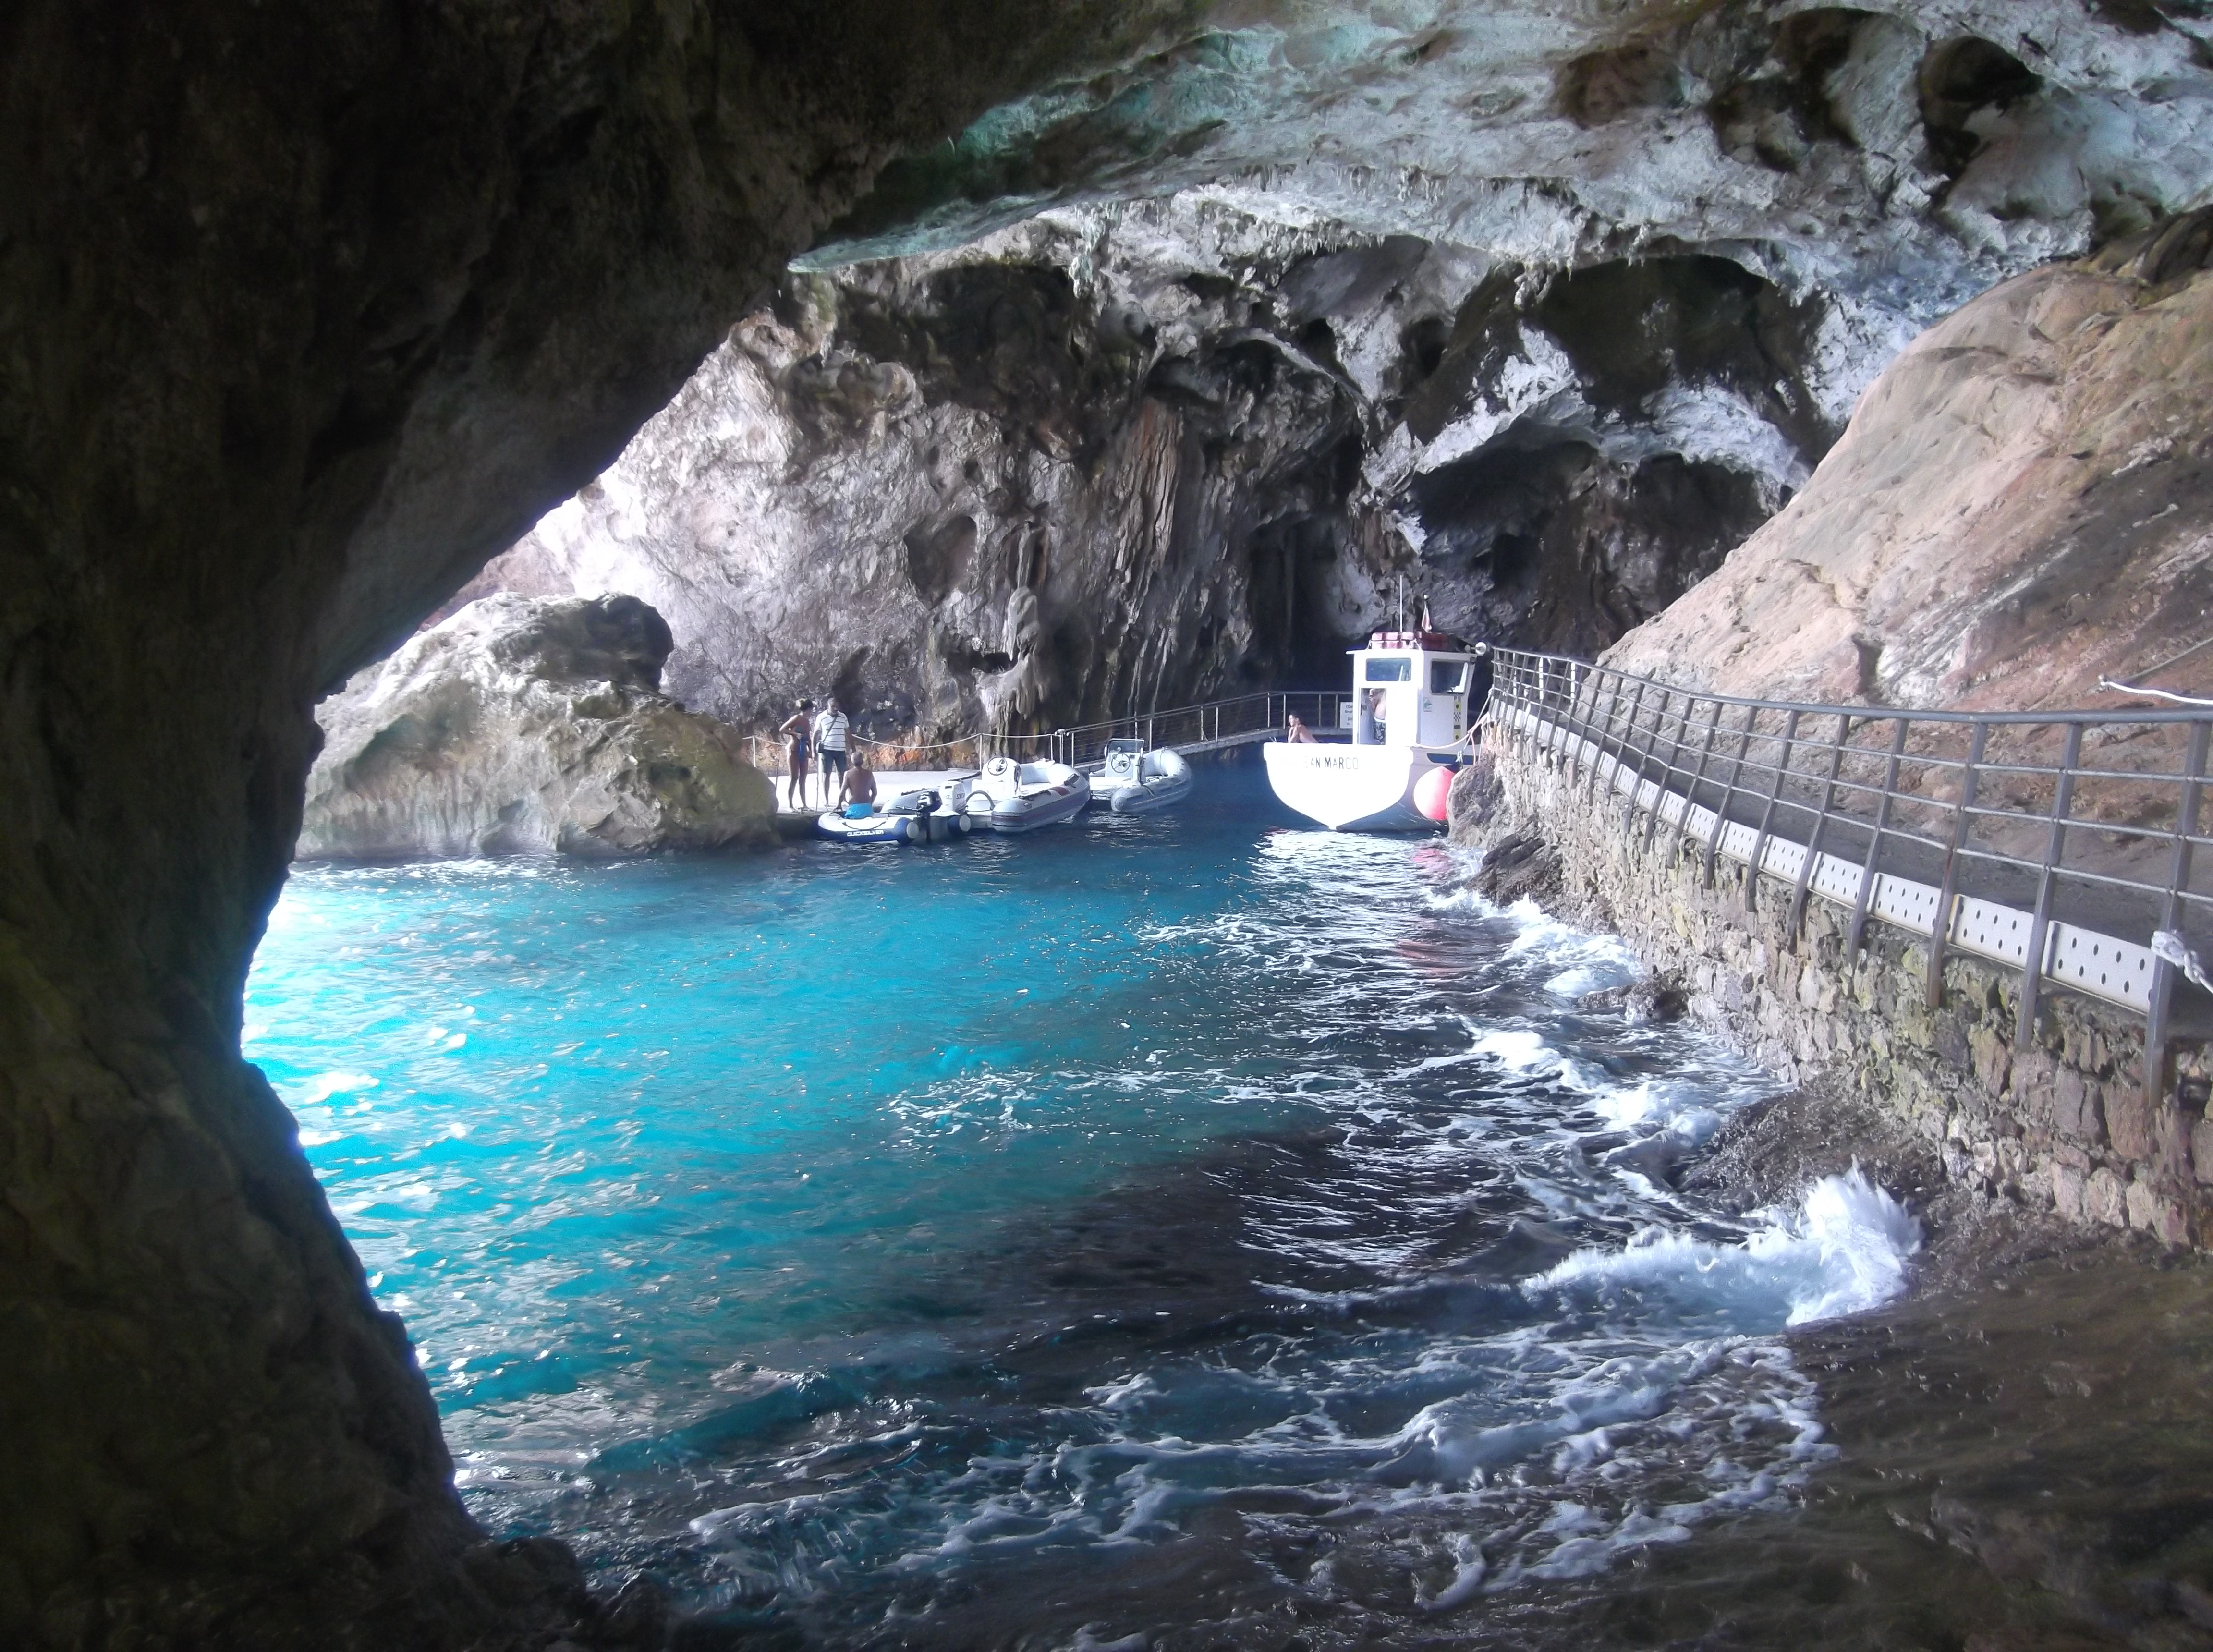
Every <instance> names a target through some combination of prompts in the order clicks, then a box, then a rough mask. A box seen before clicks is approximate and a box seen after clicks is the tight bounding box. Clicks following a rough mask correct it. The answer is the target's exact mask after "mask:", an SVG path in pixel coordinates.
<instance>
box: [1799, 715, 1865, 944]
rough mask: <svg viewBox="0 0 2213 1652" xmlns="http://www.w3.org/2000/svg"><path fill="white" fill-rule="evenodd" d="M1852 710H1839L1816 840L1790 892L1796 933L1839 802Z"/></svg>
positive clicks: (1809, 846) (1810, 844)
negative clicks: (1831, 814)
mask: <svg viewBox="0 0 2213 1652" xmlns="http://www.w3.org/2000/svg"><path fill="white" fill-rule="evenodd" d="M1851 734H1852V714H1851V713H1850V712H1849V711H1840V712H1838V714H1837V738H1836V741H1835V742H1834V743H1833V744H1832V745H1831V746H1830V747H1829V777H1828V779H1827V780H1826V781H1825V782H1823V783H1822V786H1821V812H1820V814H1819V815H1818V816H1816V817H1815V818H1814V840H1813V841H1812V842H1811V843H1809V844H1807V845H1806V859H1805V862H1804V863H1803V864H1802V865H1801V866H1800V867H1799V869H1798V887H1796V888H1795V889H1793V890H1792V891H1791V892H1790V911H1789V915H1788V917H1786V919H1785V922H1786V924H1788V926H1789V930H1790V933H1791V934H1793V935H1795V934H1797V933H1798V931H1799V930H1800V929H1801V927H1803V925H1804V924H1805V922H1806V896H1807V892H1808V890H1810V889H1811V888H1812V887H1814V866H1815V864H1816V863H1818V862H1819V861H1820V858H1821V839H1822V838H1825V837H1826V836H1827V835H1828V832H1829V811H1830V810H1832V809H1833V808H1836V806H1837V776H1838V774H1839V773H1840V772H1842V771H1843V769H1844V742H1845V741H1848V740H1850V738H1851Z"/></svg>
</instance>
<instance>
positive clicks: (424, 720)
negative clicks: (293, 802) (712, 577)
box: [299, 595, 776, 860]
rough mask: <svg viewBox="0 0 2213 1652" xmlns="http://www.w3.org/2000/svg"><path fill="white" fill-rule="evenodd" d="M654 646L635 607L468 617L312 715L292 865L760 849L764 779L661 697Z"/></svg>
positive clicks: (771, 796)
mask: <svg viewBox="0 0 2213 1652" xmlns="http://www.w3.org/2000/svg"><path fill="white" fill-rule="evenodd" d="M669 647H670V643H669V637H668V625H666V624H665V623H664V622H663V621H662V619H661V616H660V615H659V614H657V613H654V611H653V610H652V609H651V608H649V607H647V606H646V605H645V604H644V603H643V602H640V601H639V600H637V598H635V597H625V596H612V597H600V598H594V599H589V600H587V599H582V598H569V599H565V600H533V599H530V598H527V597H518V596H511V595H503V596H493V597H486V598H485V599H484V600H482V601H479V602H472V603H470V604H469V605H468V606H467V607H465V608H463V609H462V610H461V611H460V613H457V614H455V615H454V616H453V618H451V619H448V620H446V621H445V622H443V623H442V624H441V625H436V626H433V627H432V628H431V629H430V630H429V631H424V632H422V633H421V634H419V635H418V636H417V637H414V638H413V639H412V641H410V642H409V643H407V644H406V645H405V647H403V648H402V649H400V650H399V652H398V653H397V654H395V655H393V656H392V657H391V658H390V659H389V660H387V661H385V662H384V663H383V664H382V665H381V666H376V667H372V668H370V669H369V670H367V671H364V672H363V673H361V674H359V675H357V677H356V678H355V679H354V680H352V681H351V682H350V683H349V684H347V685H346V686H345V687H344V689H342V690H341V691H340V692H338V693H337V694H334V695H332V697H331V698H329V699H327V700H325V701H324V702H323V704H322V705H321V706H320V708H319V710H318V712H317V716H318V718H319V720H320V722H321V724H322V727H323V734H324V744H323V753H322V755H321V757H320V758H319V759H317V760H316V763H315V766H314V769H313V771H310V772H309V774H308V802H307V810H306V814H305V817H304V819H303V820H302V823H301V826H300V846H299V853H300V856H301V858H302V859H304V860H349V859H381V858H391V857H396V856H414V855H426V856H472V855H516V854H553V853H559V854H564V855H580V856H617V855H637V854H646V853H650V852H652V851H654V850H664V849H722V848H727V847H729V846H732V845H744V844H762V843H765V842H767V841H768V840H769V839H770V838H771V837H772V836H773V832H772V831H771V815H772V814H774V812H775V808H776V796H775V793H774V791H773V790H772V789H771V787H770V785H769V782H768V779H767V777H765V776H764V775H763V774H762V773H761V772H760V771H759V770H758V769H755V768H753V766H751V765H749V764H747V762H746V761H745V760H744V758H743V756H742V754H741V748H740V746H739V743H738V740H737V737H736V736H735V735H734V734H733V733H732V732H731V731H730V730H729V729H728V728H723V727H722V725H721V724H719V723H717V722H715V721H714V720H713V719H712V718H710V717H704V716H698V715H697V714H695V713H693V712H690V711H687V710H685V709H684V708H683V707H682V706H680V705H679V704H677V703H676V702H675V701H674V700H672V699H669V698H668V697H667V696H665V695H663V694H662V693H661V666H662V664H663V663H664V662H665V661H667V660H668V650H669Z"/></svg>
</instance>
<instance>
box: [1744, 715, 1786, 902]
mask: <svg viewBox="0 0 2213 1652" xmlns="http://www.w3.org/2000/svg"><path fill="white" fill-rule="evenodd" d="M1799 716H1800V713H1799V711H1798V709H1797V707H1795V706H1793V707H1792V708H1791V709H1790V711H1789V715H1788V716H1785V717H1784V718H1783V745H1782V749H1781V750H1780V751H1779V752H1778V753H1777V754H1776V759H1775V784H1774V785H1773V786H1771V787H1770V788H1769V789H1768V793H1767V807H1766V808H1764V809H1762V810H1760V812H1759V835H1758V836H1757V837H1755V838H1753V840H1752V864H1751V866H1750V867H1748V868H1747V869H1746V871H1745V875H1744V891H1743V895H1742V900H1743V905H1744V910H1745V911H1747V912H1749V911H1756V910H1757V909H1758V907H1759V863H1761V862H1762V861H1764V860H1765V859H1766V858H1767V834H1768V833H1769V832H1771V830H1772V829H1773V828H1774V826H1775V806H1776V805H1777V803H1778V802H1781V801H1782V798H1783V782H1784V781H1785V780H1787V779H1788V778H1789V775H1790V759H1791V758H1792V757H1793V756H1794V755H1795V753H1796V751H1797V744H1798V718H1799Z"/></svg>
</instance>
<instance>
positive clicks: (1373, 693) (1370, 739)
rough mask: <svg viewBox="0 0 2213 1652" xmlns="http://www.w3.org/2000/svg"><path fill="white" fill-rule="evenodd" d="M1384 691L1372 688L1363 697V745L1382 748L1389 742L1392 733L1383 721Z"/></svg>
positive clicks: (1361, 706)
mask: <svg viewBox="0 0 2213 1652" xmlns="http://www.w3.org/2000/svg"><path fill="white" fill-rule="evenodd" d="M1383 704H1384V701H1383V691H1382V690H1381V689H1380V688H1371V689H1369V691H1368V692H1366V693H1365V694H1363V695H1362V696H1361V698H1360V723H1361V734H1362V735H1363V740H1362V741H1361V743H1362V744H1363V745H1365V746H1381V745H1382V744H1384V743H1385V742H1386V741H1388V740H1389V738H1390V733H1389V730H1388V729H1387V728H1386V726H1385V724H1384V721H1383Z"/></svg>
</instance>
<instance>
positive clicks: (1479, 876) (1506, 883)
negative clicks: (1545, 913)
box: [1475, 832, 1560, 906]
mask: <svg viewBox="0 0 2213 1652" xmlns="http://www.w3.org/2000/svg"><path fill="white" fill-rule="evenodd" d="M1475 887H1476V889H1477V891H1478V893H1480V894H1481V895H1482V896H1483V897H1484V899H1486V900H1490V901H1494V902H1496V903H1497V905H1501V906H1508V905H1512V904H1513V903H1514V902H1515V901H1517V900H1533V901H1534V902H1536V903H1537V905H1539V906H1547V905H1555V904H1557V903H1558V899H1559V894H1560V857H1559V855H1558V852H1557V851H1556V850H1554V849H1553V848H1552V844H1551V843H1550V842H1548V841H1547V840H1546V839H1545V836H1544V834H1543V833H1542V832H1515V833H1513V834H1511V835H1510V836H1508V837H1505V838H1501V839H1499V841H1498V842H1497V843H1495V844H1492V845H1491V847H1490V848H1489V849H1487V850H1484V856H1483V864H1482V866H1481V867H1479V868H1478V869H1477V871H1476V874H1475Z"/></svg>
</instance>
